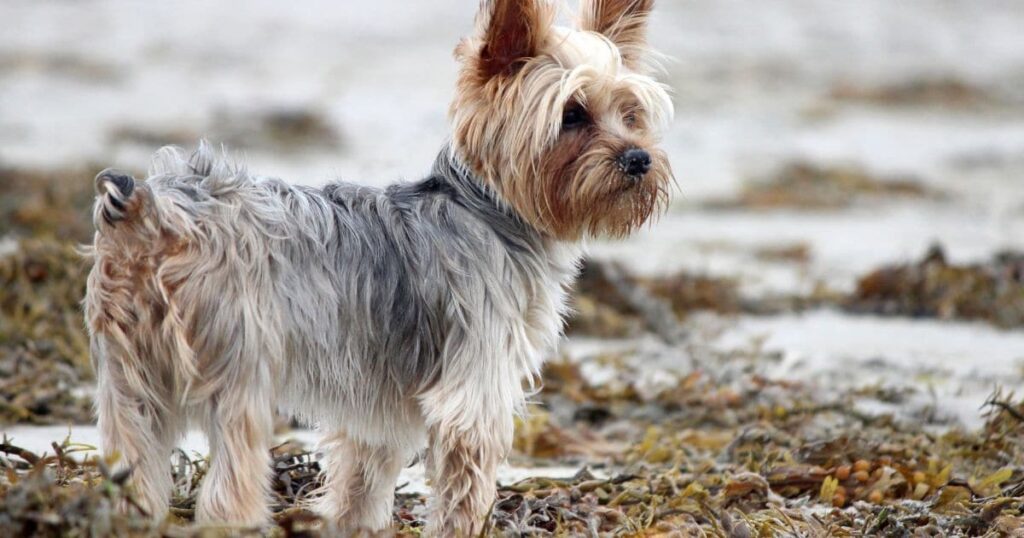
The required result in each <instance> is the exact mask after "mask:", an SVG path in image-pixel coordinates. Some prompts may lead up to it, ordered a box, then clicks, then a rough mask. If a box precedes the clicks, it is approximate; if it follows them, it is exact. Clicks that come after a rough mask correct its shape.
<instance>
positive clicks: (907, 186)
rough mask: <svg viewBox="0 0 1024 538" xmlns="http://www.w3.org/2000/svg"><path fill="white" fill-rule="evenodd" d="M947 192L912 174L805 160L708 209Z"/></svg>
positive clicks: (842, 203)
mask: <svg viewBox="0 0 1024 538" xmlns="http://www.w3.org/2000/svg"><path fill="white" fill-rule="evenodd" d="M945 197H946V195H945V193H943V192H941V191H938V190H935V189H933V188H930V187H928V186H926V185H925V184H923V183H922V182H921V181H920V180H918V179H916V178H911V177H881V176H877V175H873V174H871V173H869V172H868V171H866V170H863V169H860V168H857V167H854V166H829V165H818V164H812V163H808V162H803V161H796V162H791V163H788V164H785V165H783V166H782V167H780V169H779V170H778V171H776V172H775V173H773V174H772V175H770V176H769V177H767V178H764V179H759V180H756V181H749V182H747V183H746V184H744V186H743V188H742V190H741V191H740V192H739V194H738V195H736V196H735V197H734V198H729V199H722V200H712V201H709V202H707V203H706V204H705V207H706V208H708V209H715V210H721V209H729V210H735V209H744V210H777V209H796V210H816V211H821V210H837V209H844V208H848V207H852V206H854V205H856V204H857V203H859V202H861V201H865V200H871V201H875V200H900V199H923V200H942V199H944V198H945Z"/></svg>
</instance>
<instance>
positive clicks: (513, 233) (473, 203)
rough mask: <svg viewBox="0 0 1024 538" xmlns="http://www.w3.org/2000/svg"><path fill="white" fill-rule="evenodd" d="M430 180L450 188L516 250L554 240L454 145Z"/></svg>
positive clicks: (440, 157)
mask: <svg viewBox="0 0 1024 538" xmlns="http://www.w3.org/2000/svg"><path fill="white" fill-rule="evenodd" d="M427 181H428V182H436V183H437V184H438V186H439V187H441V188H443V189H444V190H447V191H448V194H449V196H450V197H451V200H452V201H453V202H455V203H457V204H459V205H461V206H463V207H464V208H466V209H467V210H469V211H470V212H472V213H474V214H475V215H477V216H478V217H480V219H481V220H482V221H483V222H486V223H487V224H488V225H489V226H491V227H492V228H493V229H494V231H495V233H497V234H498V236H499V237H500V238H501V239H502V241H503V242H504V243H505V244H506V245H508V246H509V247H510V248H512V249H514V250H536V249H537V248H538V247H542V246H544V245H545V244H546V243H549V242H550V241H549V240H548V239H547V238H545V237H544V234H543V233H541V232H540V231H539V230H537V229H536V228H534V227H533V226H531V225H530V224H529V223H527V222H526V220H524V219H523V218H522V217H520V216H519V214H518V213H516V211H515V210H514V209H513V208H512V207H511V206H510V205H508V204H507V203H505V202H504V201H503V200H502V199H501V196H500V195H498V193H497V192H495V191H494V189H492V188H491V187H489V186H488V185H487V184H486V183H484V181H483V180H481V179H480V178H478V177H477V176H476V175H475V174H474V173H473V171H472V170H470V168H469V167H468V166H467V165H466V164H465V162H464V161H463V159H462V158H460V157H459V155H458V154H457V152H456V151H455V150H453V149H452V148H450V147H445V148H443V149H442V150H441V152H440V154H438V156H437V160H436V161H435V162H434V169H433V171H432V172H431V175H430V179H428V180H427Z"/></svg>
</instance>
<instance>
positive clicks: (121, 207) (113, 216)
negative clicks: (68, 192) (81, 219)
mask: <svg viewBox="0 0 1024 538" xmlns="http://www.w3.org/2000/svg"><path fill="white" fill-rule="evenodd" d="M134 193H135V179H134V178H132V176H130V175H128V174H126V173H124V172H121V171H118V170H113V169H109V168H108V169H106V170H104V171H102V172H100V173H99V175H97V176H96V195H97V196H98V200H97V202H98V203H99V205H100V211H101V212H102V215H103V220H105V221H106V222H107V224H109V225H111V226H113V225H114V223H115V222H118V221H122V220H124V219H125V218H127V217H128V216H129V213H130V208H131V206H132V205H135V204H133V203H132V194H134Z"/></svg>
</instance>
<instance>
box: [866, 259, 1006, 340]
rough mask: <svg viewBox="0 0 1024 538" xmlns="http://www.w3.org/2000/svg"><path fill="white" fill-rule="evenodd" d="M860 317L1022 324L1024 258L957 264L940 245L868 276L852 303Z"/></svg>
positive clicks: (998, 324) (1001, 325)
mask: <svg viewBox="0 0 1024 538" xmlns="http://www.w3.org/2000/svg"><path fill="white" fill-rule="evenodd" d="M848 307H849V308H850V309H851V310H853V311H856V312H871V313H876V314H885V315H900V316H915V317H936V318H941V319H967V320H983V321H987V322H989V323H993V324H995V325H997V326H1000V327H1020V326H1022V325H1024V254H1020V253H1010V252H1007V253H1002V254H999V255H997V256H995V257H994V258H993V259H992V260H989V261H987V262H984V263H977V264H969V265H955V264H950V263H949V262H948V261H946V255H945V253H944V252H943V250H942V248H941V247H939V246H935V247H932V248H931V249H930V251H929V252H928V254H926V255H925V257H924V258H923V259H922V260H921V261H919V262H916V263H912V264H906V265H895V266H889V267H883V268H881V269H878V270H876V271H873V272H872V273H870V274H868V275H866V276H864V277H863V278H861V279H860V281H859V282H858V284H857V290H856V291H855V292H854V294H853V296H852V297H851V298H850V299H849V302H848Z"/></svg>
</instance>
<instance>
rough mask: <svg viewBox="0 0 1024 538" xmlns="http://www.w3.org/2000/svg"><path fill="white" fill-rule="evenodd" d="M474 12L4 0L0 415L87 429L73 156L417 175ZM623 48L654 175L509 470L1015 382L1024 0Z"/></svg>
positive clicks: (730, 25)
mask: <svg viewBox="0 0 1024 538" xmlns="http://www.w3.org/2000/svg"><path fill="white" fill-rule="evenodd" d="M475 7H476V3H475V2H467V1H460V2H456V1H455V0H439V1H431V2H421V1H420V2H417V1H411V0H376V1H374V2H334V1H327V0H295V1H291V2H277V1H272V0H251V1H247V2H242V3H239V2H232V3H224V2H217V3H211V2H205V1H197V0H189V1H176V2H127V1H113V0H89V1H85V0H82V1H65V0H34V1H19V0H7V1H5V2H3V4H2V5H0V17H2V19H3V21H4V23H3V27H4V29H3V31H2V32H0V237H2V239H0V252H2V253H3V255H4V257H5V258H6V260H5V261H4V262H3V263H2V264H0V282H2V283H5V285H6V289H5V290H4V291H3V292H2V293H3V294H4V297H3V298H2V304H3V308H4V310H3V314H4V316H3V318H0V323H3V325H0V353H2V355H0V370H2V372H0V373H3V374H4V376H3V378H4V379H5V381H2V383H3V385H4V388H3V389H0V392H2V393H3V396H4V398H5V399H6V404H5V406H4V408H3V409H4V411H3V415H5V418H4V420H5V421H6V422H8V423H9V424H15V423H22V424H24V423H30V424H31V423H34V424H46V423H51V424H52V423H56V424H64V423H66V422H69V421H70V422H75V423H83V422H84V423H88V422H89V420H90V418H89V413H88V405H87V403H88V398H89V394H90V390H91V389H90V388H89V387H90V386H91V381H90V375H91V374H89V371H88V366H87V355H86V353H85V348H84V347H83V346H84V339H83V337H82V335H81V329H80V323H81V322H80V317H79V316H80V314H79V313H78V312H77V310H75V308H76V306H75V305H76V301H77V299H76V297H80V295H78V294H80V291H81V290H80V283H81V276H82V274H83V271H84V269H80V268H77V266H76V265H74V264H75V262H73V261H72V260H74V259H75V258H74V256H73V253H71V251H70V250H69V249H70V245H72V244H74V243H75V242H85V241H88V239H89V238H90V237H91V225H90V223H89V220H88V212H89V204H90V199H91V179H92V177H93V175H94V174H95V173H96V172H97V171H98V170H100V169H102V168H105V167H107V166H115V167H118V168H123V169H127V170H132V171H135V173H136V174H137V175H141V174H143V172H144V171H145V169H146V166H147V163H148V159H149V156H150V155H151V154H152V153H153V151H154V150H156V149H157V148H158V147H160V146H161V145H164V144H178V145H184V146H190V145H192V144H194V142H195V141H196V140H197V139H199V138H200V137H206V138H209V139H210V140H211V141H213V142H215V143H223V144H225V146H226V147H227V148H229V150H230V151H231V152H232V153H233V154H234V155H236V156H238V158H239V160H240V161H243V162H245V163H246V164H247V166H248V168H249V169H250V170H251V171H253V172H254V173H257V174H260V175H269V176H278V177H281V178H284V179H286V180H288V181H291V182H295V183H303V184H310V185H318V184H322V183H325V182H327V181H330V180H334V179H344V180H347V181H354V182H361V183H366V184H371V185H385V184H387V183H390V182H393V181H396V180H401V179H410V180H411V179H417V178H420V177H421V176H423V175H424V174H425V173H426V172H428V170H429V167H430V165H431V164H432V162H433V159H434V156H435V155H436V153H437V151H438V150H439V148H440V147H441V146H442V144H443V143H444V142H445V139H446V136H447V126H446V112H447V107H448V103H449V99H450V96H451V94H452V90H453V83H454V77H455V73H456V64H455V61H454V59H453V57H452V50H453V48H454V46H455V44H456V42H457V41H458V39H459V38H460V37H461V36H462V35H464V34H466V33H467V32H468V31H469V29H470V28H471V27H472V20H473V14H474V10H475ZM650 40H651V42H652V44H653V45H654V47H655V48H657V49H659V50H660V51H662V52H664V53H665V54H667V55H668V56H669V57H670V61H669V62H667V64H666V73H665V81H666V82H667V83H668V84H669V85H670V86H671V87H672V88H673V90H674V98H675V104H676V107H677V114H676V120H675V123H674V124H673V125H672V127H671V129H670V130H669V132H668V133H667V134H666V139H665V147H666V149H667V151H668V153H669V155H670V156H671V159H672V163H673V165H674V169H675V172H676V176H677V179H678V186H679V188H678V191H677V192H675V194H674V202H673V204H672V207H671V208H670V210H669V212H668V213H667V214H666V215H665V216H663V217H662V218H661V219H660V220H659V221H658V222H656V223H654V224H653V225H651V226H650V227H649V229H647V230H645V231H644V232H643V233H642V234H640V235H639V236H637V237H635V238H632V239H630V240H628V241H624V242H617V243H603V242H602V243H597V244H594V245H592V246H591V249H590V251H591V260H590V261H589V262H588V264H587V266H586V268H585V270H584V275H583V279H582V281H581V283H580V286H579V289H578V290H577V296H576V297H577V298H576V307H577V310H578V312H579V313H578V314H577V316H576V317H575V318H574V319H573V320H572V322H571V324H570V330H569V336H568V339H567V341H566V344H565V346H564V351H563V352H562V356H561V357H559V358H558V359H557V360H556V362H555V363H554V364H557V365H559V366H560V368H561V369H559V370H558V371H555V372H551V373H550V379H551V381H550V382H549V385H550V386H549V389H547V390H546V392H545V395H542V396H541V402H540V404H541V408H542V409H540V410H539V412H538V415H537V416H541V417H542V419H540V422H537V421H536V420H535V421H534V422H531V423H530V425H526V426H524V430H523V431H525V432H526V433H524V434H522V435H524V436H525V437H523V438H521V439H520V440H519V441H517V443H518V444H517V449H518V450H519V454H520V456H521V457H522V458H529V457H542V456H543V457H550V458H554V459H555V460H559V458H562V460H561V461H569V462H578V461H580V458H582V459H583V460H586V459H587V458H588V457H589V458H596V459H598V460H600V459H601V458H608V457H610V456H608V454H605V453H600V454H598V455H594V454H592V453H588V452H587V450H589V449H584V448H580V446H582V445H585V444H588V443H589V445H593V446H608V445H594V443H598V442H599V441H600V442H605V443H610V442H612V441H615V442H617V443H620V444H619V445H614V446H618V447H620V448H621V447H622V446H631V445H630V443H634V442H639V440H640V439H644V432H645V431H649V430H647V429H646V428H647V427H648V426H652V425H653V426H655V427H658V428H662V430H661V431H663V433H664V432H668V433H664V435H666V436H668V437H671V436H672V435H673V434H674V433H673V432H679V431H683V430H684V429H686V428H692V427H697V425H699V424H705V422H702V420H704V421H707V420H711V422H712V423H715V424H717V425H716V426H715V427H716V428H727V427H728V428H737V427H740V426H743V425H748V426H749V425H750V424H753V423H758V421H763V420H765V418H764V416H762V414H759V413H762V412H763V411H764V409H768V410H773V409H774V410H778V409H783V413H784V412H785V410H786V409H792V407H793V406H798V407H799V406H800V405H803V404H807V403H808V402H817V403H815V405H818V404H820V405H819V407H822V408H825V407H828V406H832V408H830V409H831V410H832V411H835V410H836V409H840V408H841V409H846V410H848V411H849V410H854V411H855V413H856V414H858V416H860V415H863V416H866V417H879V416H884V417H889V419H891V420H895V421H897V423H898V421H901V420H902V421H905V422H904V423H912V424H915V425H916V426H915V427H917V428H924V429H926V430H928V431H943V432H944V431H950V430H951V429H952V430H958V431H961V430H962V431H977V430H978V428H982V427H983V426H985V424H986V422H985V414H984V410H983V404H985V402H986V401H987V400H988V399H989V398H990V396H992V395H993V394H994V391H996V390H997V389H998V388H1000V387H1002V389H1003V390H1005V391H1007V392H1012V391H1013V390H1019V389H1020V388H1021V385H1022V382H1024V332H1022V331H1021V327H1024V284H1022V279H1024V277H1022V274H1024V254H1022V252H1024V3H1022V2H1020V1H1019V0H902V1H900V2H892V1H891V0H859V1H857V2H833V1H821V0H764V1H758V2H747V1H739V0H661V1H660V2H658V7H657V11H656V13H655V16H654V17H653V20H652V28H651V38H650ZM3 279H6V280H3ZM40 364H41V365H43V366H39V365H40ZM698 380H699V381H698ZM766 380H768V381H766ZM39 387H46V390H47V392H45V393H39V392H37V391H38V390H42V389H41V388H39ZM567 387H569V388H571V389H572V390H569V389H567ZM573 387H575V388H573ZM580 387H586V390H583V389H581V388H580ZM766 387H774V389H768V388H766ZM779 387H788V388H787V390H790V391H792V393H791V394H789V395H782V394H781V393H780V392H778V391H780V390H781V389H779ZM794 387H798V388H794ZM566 390H568V392H566ZM33 391H36V392H33ZM560 391H561V392H560ZM26 394H29V396H26ZM666 401H668V402H670V403H671V404H673V405H674V406H675V407H672V406H668V405H667V404H665V405H662V407H661V408H658V409H657V411H651V410H650V406H651V405H655V407H658V405H661V404H664V403H665V402H666ZM83 402H85V403H84V404H83ZM623 402H631V403H629V405H627V404H625V403H623ZM630 405H631V406H632V407H630ZM808 405H809V404H808ZM616 406H619V407H616ZM623 406H625V407H623ZM695 407H701V408H703V409H704V411H702V412H703V413H705V414H704V415H701V416H702V417H703V418H701V419H699V420H698V419H695V418H694V416H693V415H692V414H686V413H687V412H683V411H680V408H681V409H684V410H686V409H689V410H691V411H692V410H693V409H694V408H695ZM758 410H760V411H758ZM826 410H827V409H826ZM680 412H683V414H684V417H683V418H680V416H679V415H678V413H680ZM744 412H748V413H749V414H748V415H744ZM587 413H595V414H593V415H588V414H587ZM673 413H676V414H673ZM713 413H720V416H719V418H717V419H712V418H709V417H710V416H711V414H713ZM770 414H771V413H769V415H770ZM840 414H842V413H840ZM722 416H727V417H731V418H727V419H723V418H721V417H722ZM595 417H597V418H595ZM743 417H746V418H743ZM598 418H599V419H600V420H598ZM846 418H849V417H846ZM591 419H593V420H591ZM617 419H621V420H618V425H616V424H617ZM830 420H831V419H830ZM843 420H845V419H843V418H836V419H834V420H832V421H831V422H830V421H826V422H827V424H828V427H830V428H835V427H841V426H842V424H846V423H844V422H843ZM858 420H860V418H858V419H857V420H855V421H854V423H855V424H859V423H858V422H857V421H858ZM609 421H610V422H609ZM609 424H610V425H611V426H609ZM723 424H724V425H723ZM527 426H529V428H528V427H527ZM847 426H849V424H847ZM862 426H863V424H861V425H860V426H858V428H860V427H862ZM18 427H19V428H24V427H25V426H18ZM530 428H533V429H530ZM616 428H618V429H616ZM563 430H564V431H563ZM17 431H19V432H22V435H27V434H25V433H24V432H25V431H26V430H24V429H21V430H17ZM46 431H47V434H50V433H52V432H54V431H59V429H58V430H46ZM64 431H66V428H65V430H64ZM716 431H717V430H716ZM915 431H916V430H915ZM565 432H570V433H565ZM623 432H632V433H623ZM545 435H546V436H548V437H544V436H545ZM560 436H561V437H560ZM726 437H728V436H726ZM812 437H813V436H812ZM40 439H42V438H40ZM545 439H546V440H547V441H545ZM567 439H569V441H567ZM581 439H584V440H586V442H585V443H584V441H581ZM678 439H680V438H678V437H677V440H678ZM688 439H690V440H691V441H692V437H691V438H688ZM49 440H52V439H50V438H47V442H48V441H49ZM545 442H547V443H548V444H549V445H551V446H550V447H549V449H550V450H549V452H550V453H547V452H544V451H543V450H542V449H541V448H538V446H540V447H543V446H547V445H544V443H545ZM573 442H575V443H576V445H573ZM726 442H727V441H722V442H721V443H720V444H719V445H716V444H715V443H713V442H711V441H708V443H710V444H709V445H708V446H717V448H714V449H712V450H718V449H722V448H723V447H724V445H725V444H726ZM538 443H540V444H539V445H538ZM42 446H44V447H45V446H47V444H46V443H44V444H43V445H42ZM567 446H568V447H572V446H576V447H577V452H572V450H569V454H568V455H567V454H566V453H565V451H566V448H565V447H567ZM555 447H561V448H560V449H559V450H555ZM647 448H650V447H649V446H648V447H647ZM622 450H625V449H622ZM581 454H582V455H581ZM1018 457H1019V456H1018ZM565 458H568V459H565ZM573 458H575V459H573ZM612 459H614V458H612ZM819 483H820V481H819ZM911 489H913V488H911ZM865 495H866V494H865Z"/></svg>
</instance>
